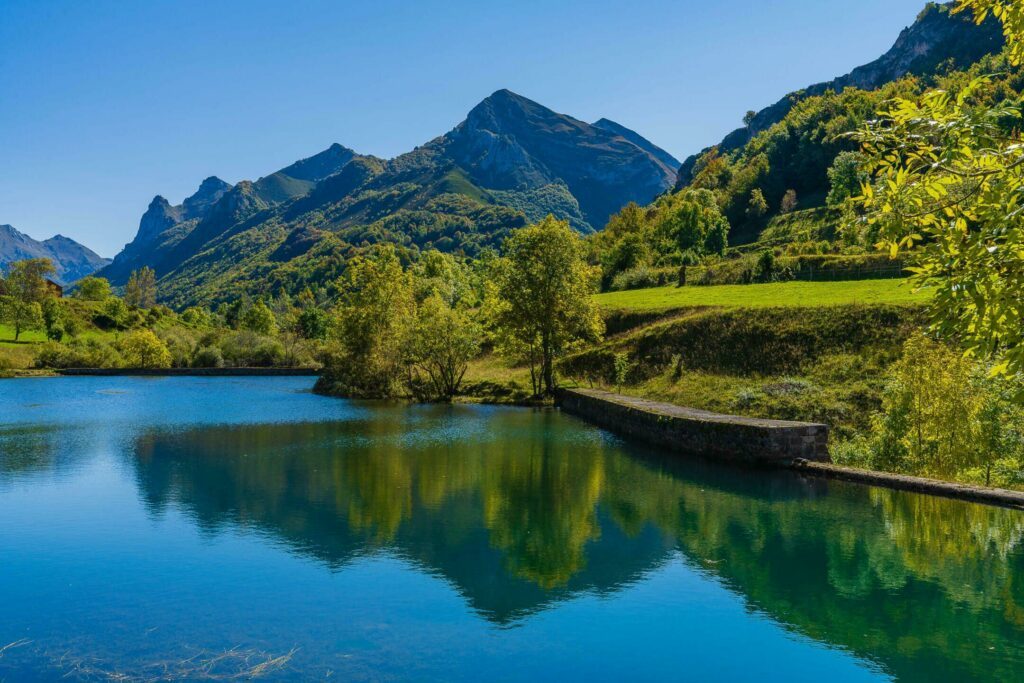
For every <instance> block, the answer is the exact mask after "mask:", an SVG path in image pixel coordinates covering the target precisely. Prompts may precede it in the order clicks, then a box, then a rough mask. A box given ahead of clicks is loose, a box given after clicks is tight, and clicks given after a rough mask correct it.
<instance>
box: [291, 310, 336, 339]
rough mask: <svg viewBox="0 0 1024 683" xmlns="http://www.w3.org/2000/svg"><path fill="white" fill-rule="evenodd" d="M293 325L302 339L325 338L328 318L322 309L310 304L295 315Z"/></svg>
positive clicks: (328, 323) (328, 325)
mask: <svg viewBox="0 0 1024 683" xmlns="http://www.w3.org/2000/svg"><path fill="white" fill-rule="evenodd" d="M295 327H296V331H297V332H298V333H299V336H301V337H302V338H303V339H326V338H327V331H328V329H329V328H330V318H329V317H328V316H327V313H325V312H324V311H323V309H320V308H317V307H316V306H311V307H310V308H307V309H305V310H303V311H302V312H301V313H299V314H298V316H296V319H295Z"/></svg>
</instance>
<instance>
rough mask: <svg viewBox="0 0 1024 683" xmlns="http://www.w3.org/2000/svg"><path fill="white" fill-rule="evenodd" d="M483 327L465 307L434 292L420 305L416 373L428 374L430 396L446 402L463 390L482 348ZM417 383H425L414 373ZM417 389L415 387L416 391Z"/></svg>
mask: <svg viewBox="0 0 1024 683" xmlns="http://www.w3.org/2000/svg"><path fill="white" fill-rule="evenodd" d="M481 335H482V331H481V329H480V326H479V325H477V324H476V323H474V322H473V321H472V320H471V319H470V317H469V315H468V314H467V313H466V311H465V310H463V309H461V308H459V307H457V306H451V305H450V304H449V303H448V302H447V301H445V300H444V299H443V298H442V297H441V296H440V295H438V294H432V295H430V296H429V297H427V299H425V300H424V301H423V303H421V304H420V306H419V311H418V312H417V316H416V324H415V326H414V327H413V331H412V339H411V343H410V345H409V346H410V349H411V360H412V363H413V370H414V373H421V374H422V375H424V376H425V377H426V384H427V386H428V389H429V391H428V392H420V393H426V394H427V395H428V396H429V397H430V398H439V399H443V400H446V401H449V400H451V399H452V397H453V396H455V395H456V394H457V393H458V392H459V387H460V385H461V384H462V378H463V377H464V376H465V374H466V369H467V368H468V367H469V361H470V360H472V359H473V357H474V356H476V355H477V353H479V351H480V337H481ZM413 379H414V385H420V384H423V382H422V381H420V380H419V377H418V374H414V376H413ZM416 390H417V388H416V386H414V391H416Z"/></svg>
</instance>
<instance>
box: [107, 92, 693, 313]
mask: <svg viewBox="0 0 1024 683" xmlns="http://www.w3.org/2000/svg"><path fill="white" fill-rule="evenodd" d="M598 124H599V125H592V124H588V123H585V122H583V121H580V120H578V119H575V118H573V117H571V116H567V115H564V114H558V113H556V112H554V111H552V110H550V109H548V108H546V107H543V106H541V105H540V104H537V103H536V102H533V101H531V100H529V99H527V98H525V97H522V96H520V95H517V94H515V93H512V92H510V91H508V90H499V91H497V92H495V93H494V94H492V95H491V96H489V97H487V98H486V99H485V100H483V101H482V102H480V103H479V104H478V105H477V106H475V107H474V108H473V109H472V110H471V111H470V112H469V114H468V115H467V117H466V120H465V121H463V122H462V123H460V124H459V125H457V126H456V127H455V128H454V129H452V130H451V131H449V132H448V133H446V134H444V135H441V136H440V137H437V138H435V139H433V140H431V141H429V142H427V143H426V144H424V145H422V146H420V147H417V148H416V149H414V150H412V151H410V152H408V153H406V154H402V155H400V156H398V157H396V158H394V159H391V160H383V159H378V158H376V157H372V156H366V155H360V154H357V153H355V152H354V151H352V150H350V149H348V148H345V147H342V146H341V145H338V144H335V145H332V146H331V147H329V148H328V149H327V150H324V151H323V152H321V153H319V154H317V155H315V156H312V157H310V158H308V159H303V160H301V161H298V162H296V163H294V164H292V165H290V166H287V167H285V168H283V169H281V170H280V171H277V172H275V173H272V174H270V175H268V176H264V177H262V178H260V179H258V180H256V181H255V182H248V181H243V182H240V183H238V184H237V185H235V186H233V187H231V186H229V185H227V183H223V181H219V180H217V179H216V178H209V179H207V180H206V181H204V182H203V185H201V186H200V189H199V191H198V192H197V193H196V195H193V196H192V197H190V198H189V199H186V200H185V201H184V202H183V203H182V204H181V205H179V206H172V205H171V204H170V203H169V202H168V201H167V200H166V199H164V198H163V197H159V196H158V197H156V198H155V199H154V200H153V201H152V203H151V204H150V206H149V208H148V209H147V211H146V213H145V214H144V215H143V217H142V220H141V221H140V223H139V231H138V234H137V235H136V237H135V239H134V240H133V241H132V242H131V243H130V244H128V245H127V246H126V247H125V249H124V251H123V252H121V253H120V254H118V256H117V257H116V258H115V260H114V263H113V264H111V265H110V266H109V267H108V268H106V269H104V270H103V271H102V273H101V274H102V275H103V276H105V277H108V278H110V279H111V281H112V282H113V283H114V284H117V285H119V284H123V283H124V282H125V281H126V280H127V278H128V276H129V274H130V273H131V271H132V270H135V269H137V268H139V267H141V266H143V265H148V266H150V267H152V268H154V269H155V270H156V272H157V276H158V278H159V290H160V292H161V296H162V298H163V300H164V301H166V302H168V303H171V304H174V305H186V304H190V303H194V302H200V301H201V302H207V303H209V302H216V301H222V300H226V299H230V298H233V297H235V296H239V295H242V294H256V293H263V292H270V293H276V292H278V291H281V290H284V291H290V292H293V291H297V290H301V288H303V287H305V286H307V285H312V286H314V288H315V287H320V286H325V285H327V283H329V282H330V281H332V280H334V279H336V278H337V276H338V275H339V274H340V273H341V272H342V271H343V269H344V264H345V261H346V259H347V258H349V257H351V255H352V254H354V253H355V252H356V251H358V250H359V249H361V248H364V247H366V246H367V245H370V244H373V243H376V242H384V241H387V242H394V243H396V244H398V245H399V246H400V247H402V248H405V249H409V250H418V249H428V248H437V249H440V250H442V251H448V252H456V253H462V254H466V255H474V254H476V253H478V252H479V251H480V249H482V248H484V247H496V246H498V245H500V242H501V240H502V239H503V238H504V236H505V235H507V234H508V232H509V231H510V230H512V229H514V228H518V227H521V226H523V225H525V224H526V223H527V222H531V221H536V220H539V219H541V218H543V217H544V216H546V215H548V214H549V213H550V214H553V215H555V216H557V217H559V218H563V219H565V220H567V221H569V222H570V224H572V225H573V226H574V227H575V228H576V229H577V230H579V231H581V232H592V231H593V230H594V229H595V228H600V227H602V226H603V225H604V223H605V222H606V221H607V219H608V217H609V216H610V215H612V214H613V213H615V212H616V211H618V210H619V209H620V208H621V207H622V206H624V205H625V204H627V203H629V202H631V201H635V202H640V203H646V202H649V201H651V200H652V199H654V197H656V196H657V195H659V194H660V193H662V192H664V191H666V190H668V189H670V188H671V187H672V186H673V184H674V183H675V179H676V174H675V167H676V164H677V162H676V161H675V160H674V159H673V158H672V157H671V155H669V154H668V153H667V152H665V151H664V150H661V149H659V148H658V147H656V146H655V145H653V144H652V143H650V142H648V141H647V140H645V139H644V138H643V137H641V136H640V135H638V134H637V133H635V132H633V131H631V130H629V129H628V128H625V127H623V126H620V125H619V124H615V123H613V122H611V121H607V120H605V119H602V120H601V121H600V122H598ZM197 195H202V197H203V198H204V200H203V201H199V200H198V199H197ZM215 195H216V196H215ZM214 197H215V198H214ZM190 207H191V208H190Z"/></svg>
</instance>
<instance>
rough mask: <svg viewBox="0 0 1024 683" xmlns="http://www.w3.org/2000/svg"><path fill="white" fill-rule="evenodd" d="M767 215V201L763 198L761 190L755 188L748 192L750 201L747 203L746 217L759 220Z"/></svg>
mask: <svg viewBox="0 0 1024 683" xmlns="http://www.w3.org/2000/svg"><path fill="white" fill-rule="evenodd" d="M766 213H768V200H767V199H765V198H764V192H762V191H761V188H759V187H755V188H754V189H753V190H751V191H750V201H749V202H748V203H747V217H749V218H761V217H763V216H764V215H765V214H766Z"/></svg>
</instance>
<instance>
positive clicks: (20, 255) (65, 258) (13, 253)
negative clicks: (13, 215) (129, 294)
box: [0, 225, 110, 285]
mask: <svg viewBox="0 0 1024 683" xmlns="http://www.w3.org/2000/svg"><path fill="white" fill-rule="evenodd" d="M30 258H48V259H50V260H51V261H53V265H54V267H55V268H56V270H57V274H56V277H55V278H54V279H55V280H56V281H57V282H60V283H61V284H63V285H68V284H71V283H72V282H74V281H76V280H79V279H81V278H83V277H85V276H86V275H89V274H91V273H93V272H95V271H96V270H98V269H100V268H102V267H103V266H105V265H107V264H108V263H110V259H105V258H103V257H101V256H99V255H98V254H96V252H94V251H92V250H91V249H89V248H88V247H84V246H82V245H81V244H79V243H78V242H76V241H74V240H73V239H70V238H68V237H64V236H63V235H54V236H53V237H51V238H50V239H48V240H43V241H42V242H39V241H37V240H34V239H32V238H31V237H29V236H28V235H26V234H24V233H22V232H18V231H17V230H15V229H14V227H13V226H10V225H0V270H4V269H6V267H7V266H8V264H10V263H11V262H13V261H22V260H24V259H30Z"/></svg>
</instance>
